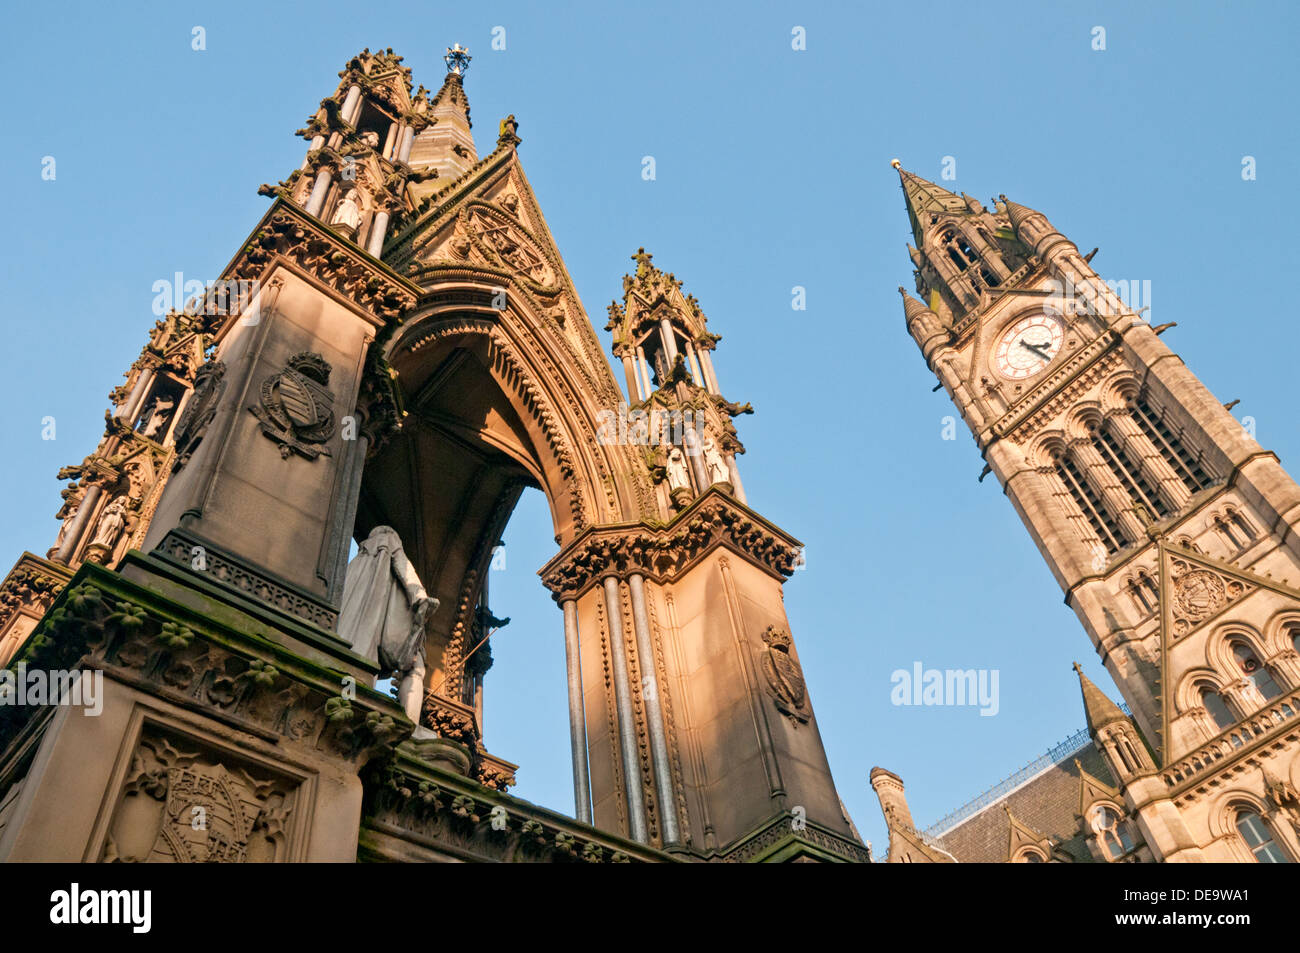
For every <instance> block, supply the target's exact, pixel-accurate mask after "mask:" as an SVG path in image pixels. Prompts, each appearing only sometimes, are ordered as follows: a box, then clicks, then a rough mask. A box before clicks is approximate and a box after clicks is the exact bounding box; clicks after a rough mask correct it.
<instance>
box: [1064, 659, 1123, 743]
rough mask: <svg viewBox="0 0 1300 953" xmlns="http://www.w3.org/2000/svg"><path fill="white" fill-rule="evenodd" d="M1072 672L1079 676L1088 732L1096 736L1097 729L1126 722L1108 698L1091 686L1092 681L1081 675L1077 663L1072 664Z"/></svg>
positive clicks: (1081, 671)
mask: <svg viewBox="0 0 1300 953" xmlns="http://www.w3.org/2000/svg"><path fill="white" fill-rule="evenodd" d="M1074 670H1075V672H1077V673H1078V675H1079V687H1080V688H1081V689H1082V690H1083V711H1084V714H1085V715H1086V717H1087V719H1088V731H1089V732H1091V733H1092V734H1093V735H1096V734H1097V731H1098V730H1099V729H1101V728H1104V727H1106V726H1107V725H1109V724H1112V723H1113V722H1116V721H1123V722H1125V723H1127V722H1128V716H1127V715H1125V714H1124V712H1122V711H1120V708H1119V706H1118V705H1116V704H1115V703H1114V702H1113V701H1111V700H1110V696H1108V695H1107V694H1106V693H1105V692H1103V691H1102V690H1101V689H1100V688H1098V687H1097V686H1096V685H1094V684H1093V682H1092V679H1090V678H1089V677H1088V676H1087V675H1084V674H1083V669H1082V668H1081V667H1080V665H1079V663H1078V662H1075V663H1074Z"/></svg>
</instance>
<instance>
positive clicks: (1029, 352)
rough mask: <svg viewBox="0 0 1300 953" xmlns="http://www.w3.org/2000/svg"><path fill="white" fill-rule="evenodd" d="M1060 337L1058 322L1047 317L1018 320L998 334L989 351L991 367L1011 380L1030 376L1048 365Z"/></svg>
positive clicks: (1054, 355) (1040, 315)
mask: <svg viewBox="0 0 1300 953" xmlns="http://www.w3.org/2000/svg"><path fill="white" fill-rule="evenodd" d="M1064 338H1065V329H1064V328H1063V327H1061V322H1060V320H1059V319H1057V318H1055V317H1053V316H1052V315H1050V314H1033V315H1030V316H1029V317H1027V318H1021V319H1020V320H1019V321H1017V322H1016V323H1015V324H1013V325H1011V327H1009V328H1007V329H1006V331H1004V332H1003V333H1002V337H1001V338H1000V339H999V340H998V346H997V348H996V350H995V351H994V352H993V365H994V366H995V367H996V368H997V369H998V373H999V374H1001V375H1002V376H1003V377H1007V378H1010V379H1011V380H1013V381H1018V380H1024V379H1025V378H1026V377H1032V376H1033V375H1035V374H1037V373H1038V372H1039V371H1041V370H1043V369H1044V368H1045V367H1047V365H1048V364H1051V363H1052V361H1053V359H1055V357H1056V355H1057V353H1059V352H1060V350H1061V342H1062V341H1063V340H1064Z"/></svg>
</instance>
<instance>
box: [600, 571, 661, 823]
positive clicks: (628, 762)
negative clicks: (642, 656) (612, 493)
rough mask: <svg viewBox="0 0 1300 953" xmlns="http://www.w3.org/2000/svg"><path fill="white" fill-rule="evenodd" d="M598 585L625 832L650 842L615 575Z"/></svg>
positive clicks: (609, 576)
mask: <svg viewBox="0 0 1300 953" xmlns="http://www.w3.org/2000/svg"><path fill="white" fill-rule="evenodd" d="M602 583H603V585H604V587H605V615H606V616H607V617H608V618H609V655H610V662H611V665H612V667H613V669H614V706H615V708H616V709H617V714H618V747H619V752H620V754H621V755H622V759H623V793H624V794H625V795H626V796H627V819H628V829H629V833H630V834H631V835H632V839H633V840H635V841H638V842H640V843H642V844H645V843H648V842H649V840H650V832H649V828H648V825H647V824H646V812H645V798H643V797H642V796H641V765H640V764H639V763H638V759H637V752H636V747H637V745H636V722H635V720H634V718H633V715H632V685H631V683H630V680H629V677H628V669H627V652H626V647H625V646H624V644H623V609H622V607H621V606H620V605H619V592H618V576H617V575H614V574H610V575H608V576H606V577H605V578H604V579H603V580H602Z"/></svg>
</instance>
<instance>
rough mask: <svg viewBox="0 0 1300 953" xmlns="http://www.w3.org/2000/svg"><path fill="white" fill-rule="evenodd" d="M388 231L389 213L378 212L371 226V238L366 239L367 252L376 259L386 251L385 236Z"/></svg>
mask: <svg viewBox="0 0 1300 953" xmlns="http://www.w3.org/2000/svg"><path fill="white" fill-rule="evenodd" d="M387 231H388V213H387V212H376V213H375V218H374V221H373V222H371V224H370V237H369V238H367V239H366V251H368V252H369V253H370V254H372V255H374V256H375V257H376V258H378V257H379V253H380V252H382V251H383V250H384V235H385V233H387Z"/></svg>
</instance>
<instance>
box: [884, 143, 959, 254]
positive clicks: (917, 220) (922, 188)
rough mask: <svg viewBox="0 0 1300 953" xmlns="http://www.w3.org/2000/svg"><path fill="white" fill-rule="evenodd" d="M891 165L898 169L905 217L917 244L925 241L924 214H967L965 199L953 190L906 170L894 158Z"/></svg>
mask: <svg viewBox="0 0 1300 953" xmlns="http://www.w3.org/2000/svg"><path fill="white" fill-rule="evenodd" d="M893 166H894V168H895V169H897V170H898V178H899V182H900V184H901V185H902V189H903V200H904V202H906V204H907V217H908V220H909V221H910V222H911V223H912V234H913V236H915V238H916V243H917V245H922V244H924V242H925V239H924V237H923V235H924V231H925V229H924V226H925V224H928V223H927V222H926V216H927V215H929V214H934V213H941V214H948V215H966V214H969V212H970V208H969V206H968V205H967V204H966V199H965V197H964V196H962V195H958V194H957V193H955V192H949V191H948V190H947V189H945V188H943V187H942V186H940V185H935V184H934V183H933V182H931V181H930V180H928V179H923V178H921V177H920V176H919V175H917V174H916V173H914V172H908V171H907V170H906V169H904V168H903V166H902V164H901V163H900V162H899V161H898V160H897V159H895V160H894V162H893Z"/></svg>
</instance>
